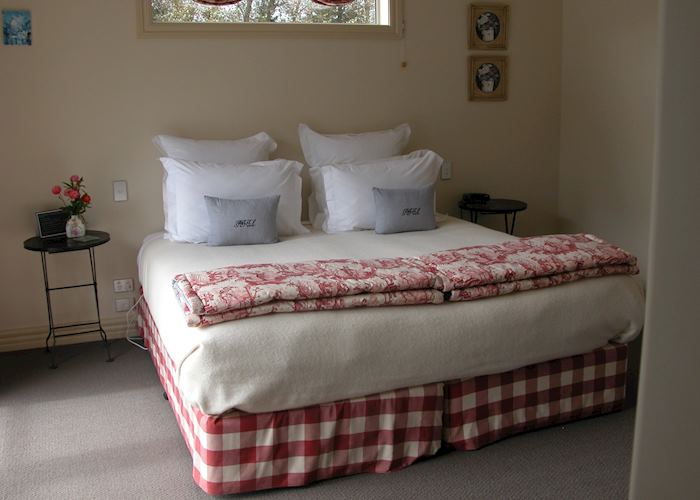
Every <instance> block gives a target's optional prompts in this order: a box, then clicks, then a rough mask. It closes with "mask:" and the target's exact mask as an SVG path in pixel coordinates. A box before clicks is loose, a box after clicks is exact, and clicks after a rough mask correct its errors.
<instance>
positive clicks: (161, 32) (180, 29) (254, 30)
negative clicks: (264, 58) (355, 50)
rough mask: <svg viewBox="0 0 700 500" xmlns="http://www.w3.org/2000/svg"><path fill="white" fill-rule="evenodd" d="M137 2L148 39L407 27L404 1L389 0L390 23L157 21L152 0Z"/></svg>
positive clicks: (395, 31)
mask: <svg viewBox="0 0 700 500" xmlns="http://www.w3.org/2000/svg"><path fill="white" fill-rule="evenodd" d="M136 4H137V9H138V16H137V17H138V22H139V26H138V33H139V36H141V37H145V38H152V37H153V38H188V37H189V38H208V37H210V38H220V37H255V36H263V37H274V36H277V37H287V36H289V37H311V38H313V37H329V38H330V37H335V38H337V37H342V38H401V37H402V36H403V29H404V22H403V0H388V4H389V13H388V19H387V21H388V24H330V23H328V24H310V23H309V24H293V23H154V22H153V12H152V4H151V0H136ZM382 17H384V16H383V15H382ZM382 20H384V19H382Z"/></svg>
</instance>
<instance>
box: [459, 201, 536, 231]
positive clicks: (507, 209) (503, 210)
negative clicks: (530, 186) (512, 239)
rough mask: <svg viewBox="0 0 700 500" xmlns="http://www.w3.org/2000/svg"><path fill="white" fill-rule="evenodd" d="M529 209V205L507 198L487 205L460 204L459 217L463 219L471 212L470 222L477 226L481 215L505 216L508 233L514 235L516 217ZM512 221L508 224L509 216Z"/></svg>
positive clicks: (488, 202) (489, 202)
mask: <svg viewBox="0 0 700 500" xmlns="http://www.w3.org/2000/svg"><path fill="white" fill-rule="evenodd" d="M526 208H527V203H525V202H524V201H520V200H508V199H505V198H494V199H490V200H489V201H487V202H486V203H465V202H463V201H462V202H460V203H459V216H460V217H461V218H462V219H463V218H464V212H465V211H466V212H469V221H470V222H473V223H474V224H477V223H478V222H479V214H484V215H487V214H503V217H504V219H505V222H506V233H508V234H513V232H514V231H515V215H516V214H517V213H518V212H522V211H523V210H525V209H526ZM509 215H511V216H512V219H511V222H510V225H509V224H508V216H509Z"/></svg>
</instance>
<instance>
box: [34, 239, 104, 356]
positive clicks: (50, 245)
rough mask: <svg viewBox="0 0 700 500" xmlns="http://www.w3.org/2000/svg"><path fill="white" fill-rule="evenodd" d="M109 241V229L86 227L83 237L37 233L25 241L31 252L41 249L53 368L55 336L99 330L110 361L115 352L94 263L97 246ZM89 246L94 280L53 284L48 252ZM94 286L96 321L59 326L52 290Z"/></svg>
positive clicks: (88, 250) (47, 337)
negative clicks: (104, 323)
mask: <svg viewBox="0 0 700 500" xmlns="http://www.w3.org/2000/svg"><path fill="white" fill-rule="evenodd" d="M108 241H109V233H105V232H103V231H86V233H85V236H83V237H82V238H65V237H62V238H52V239H42V238H39V237H38V236H37V237H34V238H29V239H27V240H25V241H24V248H25V249H27V250H31V251H32V252H40V253H41V268H42V271H43V273H44V290H45V293H46V308H47V309H48V315H49V334H48V335H47V336H46V350H47V351H49V352H51V365H50V368H56V339H57V338H59V337H69V336H73V335H83V334H86V333H99V334H100V337H101V338H102V341H103V342H104V344H105V348H106V349H107V361H112V355H111V354H110V352H109V342H107V334H106V333H105V331H104V328H102V320H101V319H100V303H99V300H98V298H97V272H96V267H95V247H97V246H100V245H104V244H105V243H107V242H108ZM82 250H87V252H88V254H89V255H90V271H91V273H92V281H91V282H89V283H82V284H77V285H68V286H59V287H51V286H50V285H49V276H48V269H47V262H46V255H47V254H57V253H66V252H78V251H82ZM83 287H92V289H93V291H94V293H95V311H96V312H97V321H85V322H80V323H73V324H70V325H61V326H56V325H55V324H54V321H53V310H52V309H51V292H56V291H60V290H70V289H73V288H83ZM69 328H70V329H73V328H78V329H80V331H77V332H72V333H63V334H57V333H56V332H57V331H60V330H65V329H69ZM49 340H52V346H51V349H49Z"/></svg>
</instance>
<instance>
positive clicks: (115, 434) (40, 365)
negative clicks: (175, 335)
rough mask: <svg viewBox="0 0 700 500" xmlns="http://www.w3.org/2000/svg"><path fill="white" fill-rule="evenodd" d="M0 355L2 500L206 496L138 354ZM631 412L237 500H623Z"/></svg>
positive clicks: (77, 349) (71, 350) (126, 348)
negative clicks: (108, 359)
mask: <svg viewBox="0 0 700 500" xmlns="http://www.w3.org/2000/svg"><path fill="white" fill-rule="evenodd" d="M112 350H113V353H114V355H115V357H116V360H115V361H114V362H113V363H105V362H104V349H103V347H102V346H101V345H100V344H97V343H95V344H81V345H75V346H66V347H60V348H59V356H58V362H59V368H58V369H57V370H49V369H48V368H47V366H48V361H49V360H48V355H47V354H46V353H44V352H43V351H40V350H34V351H23V352H17V353H2V354H0V498H3V499H24V498H31V499H43V498H52V499H62V498H66V499H68V498H70V499H78V498H110V499H111V498H119V499H122V498H124V499H126V498H139V499H151V498H153V499H159V498H163V499H179V498H188V499H190V498H206V495H205V494H204V493H203V492H202V491H201V490H199V489H198V488H197V487H196V486H195V485H194V483H193V482H192V479H191V461H190V457H189V454H188V452H187V448H186V447H185V444H184V441H183V440H182V437H181V436H180V431H179V429H178V428H177V424H176V422H175V417H174V416H173V414H172V412H171V410H170V407H169V405H168V403H167V402H166V401H164V400H163V398H162V397H161V392H162V391H161V388H160V386H159V383H158V379H157V377H156V375H155V372H154V370H153V367H152V365H151V362H150V358H149V357H148V354H147V353H145V352H143V351H139V350H137V349H136V348H134V347H131V346H130V345H129V344H127V343H126V342H124V341H117V342H115V343H113V346H112ZM633 426H634V413H633V411H631V410H626V411H624V412H621V413H616V414H613V415H608V416H604V417H598V418H594V419H589V420H584V421H581V422H576V423H573V424H569V425H566V426H564V427H555V428H550V429H546V430H541V431H538V432H533V433H528V434H524V435H521V436H517V437H513V438H510V439H507V440H504V441H501V442H499V443H496V444H494V445H491V446H488V447H486V448H484V449H482V450H479V451H476V452H451V453H447V454H444V455H441V456H438V457H435V458H431V459H428V460H425V461H423V462H421V463H418V464H415V465H413V466H412V467H409V468H407V469H405V470H403V471H400V472H394V473H390V474H364V475H359V476H352V477H347V478H340V479H333V480H330V481H325V482H322V483H318V484H315V485H312V486H309V487H306V488H301V489H292V490H277V491H272V492H261V493H257V494H255V495H245V496H242V497H243V498H259V499H262V498H274V499H288V498H294V499H328V498H353V499H354V498H362V499H365V498H367V499H372V498H402V499H410V498H462V499H466V498H479V499H488V498H513V499H515V498H567V499H576V498H593V499H595V498H605V499H615V498H619V499H622V498H626V497H627V482H628V474H629V468H630V456H631V450H632V433H633Z"/></svg>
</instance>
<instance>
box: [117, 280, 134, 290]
mask: <svg viewBox="0 0 700 500" xmlns="http://www.w3.org/2000/svg"><path fill="white" fill-rule="evenodd" d="M113 289H114V293H124V292H133V291H134V280H133V279H131V278H124V279H119V280H114V286H113Z"/></svg>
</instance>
